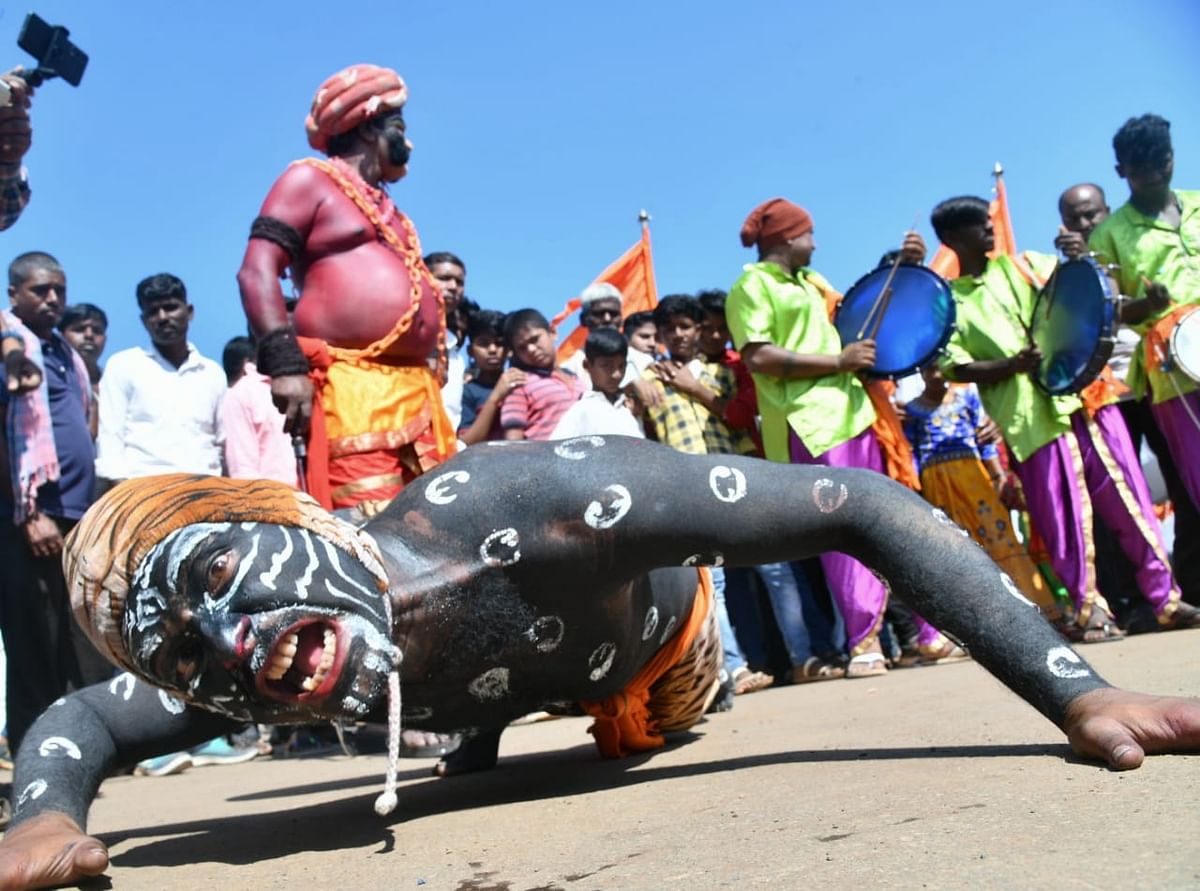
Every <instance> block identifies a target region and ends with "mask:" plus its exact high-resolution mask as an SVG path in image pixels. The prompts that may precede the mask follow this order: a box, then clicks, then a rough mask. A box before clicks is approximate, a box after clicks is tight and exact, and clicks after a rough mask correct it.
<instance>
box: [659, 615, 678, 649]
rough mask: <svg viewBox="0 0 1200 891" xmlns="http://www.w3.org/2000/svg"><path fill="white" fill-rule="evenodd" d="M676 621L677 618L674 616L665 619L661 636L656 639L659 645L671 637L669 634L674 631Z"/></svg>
mask: <svg viewBox="0 0 1200 891" xmlns="http://www.w3.org/2000/svg"><path fill="white" fill-rule="evenodd" d="M677 621H678V620H677V619H676V618H675V617H674V616H671V618H669V619H667V627H665V628H664V629H663V633H662V636H661V637H659V639H658V645H659V646H660V647H661V646H663V645H664V644H665V643H666V642H667V641H669V640H670V639H671V634H672V633H673V632H674V631H675V623H676V622H677Z"/></svg>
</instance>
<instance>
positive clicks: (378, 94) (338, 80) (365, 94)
mask: <svg viewBox="0 0 1200 891" xmlns="http://www.w3.org/2000/svg"><path fill="white" fill-rule="evenodd" d="M407 100H408V87H406V86H405V85H404V80H403V79H402V78H401V77H400V75H399V74H397V73H396V72H395V71H392V69H390V68H380V67H379V66H378V65H351V66H350V67H349V68H345V69H343V70H342V71H339V72H338V73H337V74H335V75H334V76H333V77H331V78H329V79H328V80H327V81H325V83H323V84H321V88H320V89H319V90H317V95H316V96H314V97H313V102H312V111H310V112H309V113H308V117H307V118H306V119H305V121H304V129H305V130H307V131H308V144H309V145H311V146H312V147H313V148H315V149H316V150H317V151H319V152H324V151H327V150H328V148H329V140H330V139H331V138H332V137H334V136H338V135H340V134H342V133H347V132H349V131H350V130H353V129H354V128H355V127H357V126H358V125H359V124H361V123H363V122H364V121H369V120H370V119H371V118H373V117H375V116H376V115H378V114H381V113H383V112H385V111H393V110H395V109H397V108H403V107H404V103H405V102H406V101H407Z"/></svg>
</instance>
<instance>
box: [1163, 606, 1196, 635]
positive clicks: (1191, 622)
mask: <svg viewBox="0 0 1200 891" xmlns="http://www.w3.org/2000/svg"><path fill="white" fill-rule="evenodd" d="M1178 628H1200V608H1197V607H1194V606H1192V605H1191V604H1190V603H1185V602H1184V601H1182V600H1180V601H1177V602H1176V603H1175V609H1173V610H1171V614H1170V615H1169V616H1163V615H1161V614H1160V615H1159V617H1158V630H1159V631H1175V630H1176V629H1178Z"/></svg>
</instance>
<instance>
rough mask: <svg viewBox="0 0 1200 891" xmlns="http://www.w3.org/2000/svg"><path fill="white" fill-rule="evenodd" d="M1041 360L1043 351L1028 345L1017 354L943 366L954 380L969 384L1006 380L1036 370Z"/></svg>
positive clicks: (948, 375) (947, 374)
mask: <svg viewBox="0 0 1200 891" xmlns="http://www.w3.org/2000/svg"><path fill="white" fill-rule="evenodd" d="M1041 361H1042V351H1041V350H1039V349H1038V348H1037V347H1035V346H1028V347H1026V348H1025V349H1023V350H1021V352H1019V353H1017V354H1016V355H1015V356H1005V357H1004V358H1003V359H981V360H979V361H977V362H964V363H961V364H958V365H951V366H949V367H943V371H944V372H945V374H946V377H948V378H950V380H953V381H962V382H963V383H968V384H994V383H998V382H999V381H1006V380H1008V379H1009V378H1010V377H1014V376H1015V375H1018V374H1023V373H1026V372H1030V371H1035V370H1036V369H1037V367H1038V365H1039V364H1040V363H1041Z"/></svg>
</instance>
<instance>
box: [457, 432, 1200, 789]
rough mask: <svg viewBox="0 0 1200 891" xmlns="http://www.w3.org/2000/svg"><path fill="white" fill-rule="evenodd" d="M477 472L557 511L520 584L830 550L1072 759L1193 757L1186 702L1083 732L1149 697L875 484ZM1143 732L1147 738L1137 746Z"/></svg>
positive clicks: (656, 457)
mask: <svg viewBox="0 0 1200 891" xmlns="http://www.w3.org/2000/svg"><path fill="white" fill-rule="evenodd" d="M479 460H488V461H493V462H494V461H498V460H504V461H505V463H506V464H507V462H508V461H509V460H511V461H513V462H515V463H514V468H513V470H514V471H515V469H516V467H517V466H523V467H528V466H529V463H528V462H530V461H536V466H537V467H538V468H539V472H538V474H537V476H536V477H532V476H530V475H529V474H527V473H525V474H522V475H521V477H520V478H521V480H522V483H521V485H522V490H521V493H522V498H523V500H526V502H527V503H529V504H548V505H555V508H554V512H553V513H554V517H555V518H556V520H555V521H554V522H553V530H554V533H555V535H544V534H542V533H541V532H540V531H538V532H535V531H534V530H529V532H528V533H526V532H523V531H522V530H521V528H520V524H517V523H515V524H514V526H515V527H516V528H517V531H518V532H519V533H520V543H521V548H520V549H521V553H522V558H521V559H522V562H523V563H524V562H526V561H528V563H527V565H528V566H529V570H528V571H529V572H534V571H537V572H538V573H540V574H541V575H543V576H544V575H546V574H547V572H548V567H549V566H550V561H559V562H561V561H562V560H563V559H564V556H563V555H564V554H568V557H569V559H570V560H571V561H573V562H572V565H573V566H578V565H585V564H586V565H589V566H591V567H593V569H594V571H593V573H592V577H593V578H595V579H597V583H598V584H605V583H607V582H613V583H620V582H622V581H624V580H627V579H629V578H632V577H634V576H636V575H637V574H640V573H641V572H644V571H646V570H648V569H650V568H652V567H658V566H670V565H676V566H678V565H685V564H687V565H690V564H694V563H696V562H708V563H719V562H722V563H724V564H725V565H733V566H749V565H757V564H762V563H777V562H782V561H787V560H795V559H799V558H804V557H809V556H812V555H814V554H819V553H822V552H824V551H842V552H845V553H847V554H850V555H851V556H853V557H856V558H858V559H859V560H862V561H863V562H864V563H866V564H867V565H868V566H870V567H872V568H873V569H875V570H877V571H879V572H880V573H881V574H882V575H883V576H884V577H885V578H887V580H888V582H889V583H890V585H891V587H892V590H893V592H894V593H895V594H896V596H898V597H900V598H901V599H902V600H903V601H904V602H906V603H908V604H909V605H910V606H912V607H913V609H915V610H916V611H917V612H919V613H920V614H921V615H923V616H924V617H925V618H927V619H928V620H929V621H930V622H931V623H933V624H934V625H936V626H938V627H939V628H942V629H944V630H946V631H948V632H950V633H951V634H953V635H955V636H956V637H958V638H960V639H962V640H963V641H965V642H966V644H967V645H968V646H969V647H970V649H971V654H972V656H973V657H974V658H975V659H976V660H977V661H978V662H979V663H980V664H981V665H983V666H984V667H985V668H986V669H988V671H990V672H991V673H992V674H994V675H995V676H996V677H997V678H999V679H1000V680H1001V681H1002V682H1003V683H1004V684H1006V685H1007V686H1008V687H1009V688H1010V689H1012V690H1013V691H1014V692H1015V693H1017V694H1018V695H1019V696H1021V697H1022V698H1023V699H1025V700H1026V701H1027V702H1029V703H1030V704H1031V705H1032V706H1033V707H1034V708H1036V709H1038V711H1040V712H1041V713H1042V714H1043V715H1045V716H1046V717H1047V718H1049V719H1050V720H1051V721H1053V722H1054V723H1055V724H1057V725H1058V726H1059V727H1061V728H1062V729H1063V730H1064V731H1066V732H1067V733H1068V734H1069V735H1070V736H1071V741H1072V744H1073V745H1074V746H1075V747H1076V750H1077V751H1081V752H1084V753H1086V754H1090V755H1093V756H1101V757H1104V758H1106V759H1107V760H1108V761H1109V763H1110V764H1111V765H1113V766H1114V767H1122V768H1128V767H1134V766H1137V764H1138V763H1140V761H1141V754H1142V751H1143V750H1146V751H1150V750H1153V749H1154V748H1159V749H1160V750H1162V749H1165V748H1170V747H1174V748H1176V749H1185V748H1188V747H1190V748H1193V749H1194V748H1197V747H1200V705H1197V704H1195V703H1190V702H1188V701H1185V700H1170V701H1169V708H1168V709H1167V713H1163V714H1158V713H1157V712H1156V714H1158V717H1157V718H1156V719H1155V720H1154V721H1150V720H1147V721H1146V722H1145V723H1144V724H1138V723H1136V722H1134V721H1133V719H1132V718H1129V719H1128V721H1126V722H1125V723H1121V722H1118V723H1120V728H1116V729H1114V728H1113V727H1109V729H1108V730H1107V731H1105V733H1103V734H1099V735H1097V734H1098V733H1099V731H1098V730H1097V729H1096V724H1095V722H1094V721H1093V719H1095V721H1099V722H1100V723H1103V722H1105V721H1109V720H1110V718H1111V715H1110V714H1109V713H1107V712H1104V710H1103V709H1101V710H1100V712H1101V713H1103V714H1100V713H1097V712H1096V710H1095V708H1094V707H1095V706H1096V705H1097V703H1100V702H1103V701H1106V700H1107V701H1111V699H1112V697H1114V696H1127V697H1133V698H1134V699H1136V700H1137V702H1138V703H1139V704H1138V705H1137V708H1142V707H1143V706H1145V705H1146V700H1147V698H1146V697H1141V694H1132V693H1125V692H1124V691H1115V690H1111V689H1110V688H1108V685H1107V684H1106V683H1105V682H1104V681H1103V680H1102V679H1101V678H1100V677H1099V676H1098V675H1097V674H1096V673H1095V671H1094V670H1093V669H1092V668H1091V667H1090V666H1089V665H1088V664H1087V663H1086V662H1085V661H1084V660H1083V659H1082V657H1080V656H1079V655H1078V654H1077V653H1076V652H1074V651H1073V650H1072V649H1071V648H1070V647H1068V646H1067V645H1066V644H1065V643H1064V641H1063V640H1062V638H1061V637H1059V635H1058V634H1057V632H1055V631H1054V629H1053V628H1051V627H1050V625H1049V624H1047V622H1046V621H1045V620H1044V619H1043V618H1042V617H1041V616H1040V614H1039V613H1038V610H1037V607H1036V606H1035V605H1034V604H1033V603H1031V602H1030V601H1028V600H1027V599H1026V598H1025V597H1024V596H1023V595H1022V594H1021V592H1020V590H1019V589H1018V588H1017V586H1016V584H1015V583H1013V581H1012V579H1010V578H1008V576H1006V575H1005V574H1004V573H1003V572H1002V571H1001V570H1000V569H999V567H997V566H996V564H995V563H993V562H992V560H991V559H990V558H989V557H988V556H987V554H986V553H985V552H984V551H983V550H982V549H981V548H980V547H979V546H977V545H976V544H975V543H974V542H972V541H971V539H970V538H969V537H968V536H967V533H966V532H964V531H963V530H962V529H960V528H959V527H958V526H956V525H955V524H954V523H953V522H952V521H951V520H950V519H949V518H948V517H947V516H946V515H945V514H944V513H943V512H942V511H940V510H937V509H936V508H933V507H932V506H930V505H929V504H928V503H927V502H925V501H923V500H922V499H921V498H920V497H919V496H917V495H915V494H914V493H912V492H910V491H909V490H908V489H906V488H904V487H903V486H900V485H897V484H896V483H894V482H892V481H891V480H889V479H887V478H886V477H885V476H883V475H882V474H878V473H872V472H869V471H864V470H845V469H837V468H828V467H820V466H799V465H787V464H777V463H774V462H767V461H760V460H757V459H752V458H743V457H737V456H732V455H708V456H690V455H684V454H681V453H678V452H675V451H673V450H671V449H666V448H662V447H659V446H655V445H652V444H649V443H643V442H639V441H637V440H632V439H621V438H618V437H605V438H603V444H597V442H596V439H586V440H585V439H580V440H575V441H570V440H568V441H566V442H562V443H552V444H548V448H547V449H546V451H545V453H544V454H540V453H539V454H536V455H535V454H530V453H528V452H525V451H522V452H517V451H516V450H513V452H512V453H502V455H501V456H496V455H494V454H489V455H487V456H485V457H484V458H481V459H479ZM481 466H482V465H481ZM492 470H493V472H494V473H495V474H497V475H500V474H504V473H506V472H508V471H506V470H505V469H504V468H503V467H494V468H492ZM571 514H575V515H576V516H578V517H579V519H580V520H581V522H578V523H577V525H575V526H574V527H571V526H568V525H567V524H565V523H563V522H562V518H563V517H565V516H569V515H571ZM568 528H574V529H576V530H578V536H579V543H578V549H577V550H576V549H574V548H572V547H571V546H570V545H569V544H567V543H565V542H563V541H562V540H561V538H560V537H557V538H556V536H558V535H560V532H561V530H564V529H568ZM593 530H594V531H593ZM922 555H936V556H933V557H932V558H929V557H927V556H922ZM579 561H584V563H583V564H581V563H580V562H579ZM518 565H519V564H518ZM1179 709H1182V712H1179ZM1177 712H1178V713H1177ZM1123 714H1125V715H1128V712H1123ZM1151 724H1153V725H1154V732H1153V733H1146V734H1144V735H1142V736H1139V735H1138V734H1140V733H1142V732H1143V731H1144V730H1145V728H1147V727H1149V726H1150V725H1151ZM1106 726H1107V725H1106ZM1081 728H1082V729H1081ZM1121 728H1124V729H1121ZM1160 731H1161V733H1160ZM1118 740H1119V742H1118ZM1135 743H1136V744H1135ZM1138 746H1140V748H1139V747H1138Z"/></svg>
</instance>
